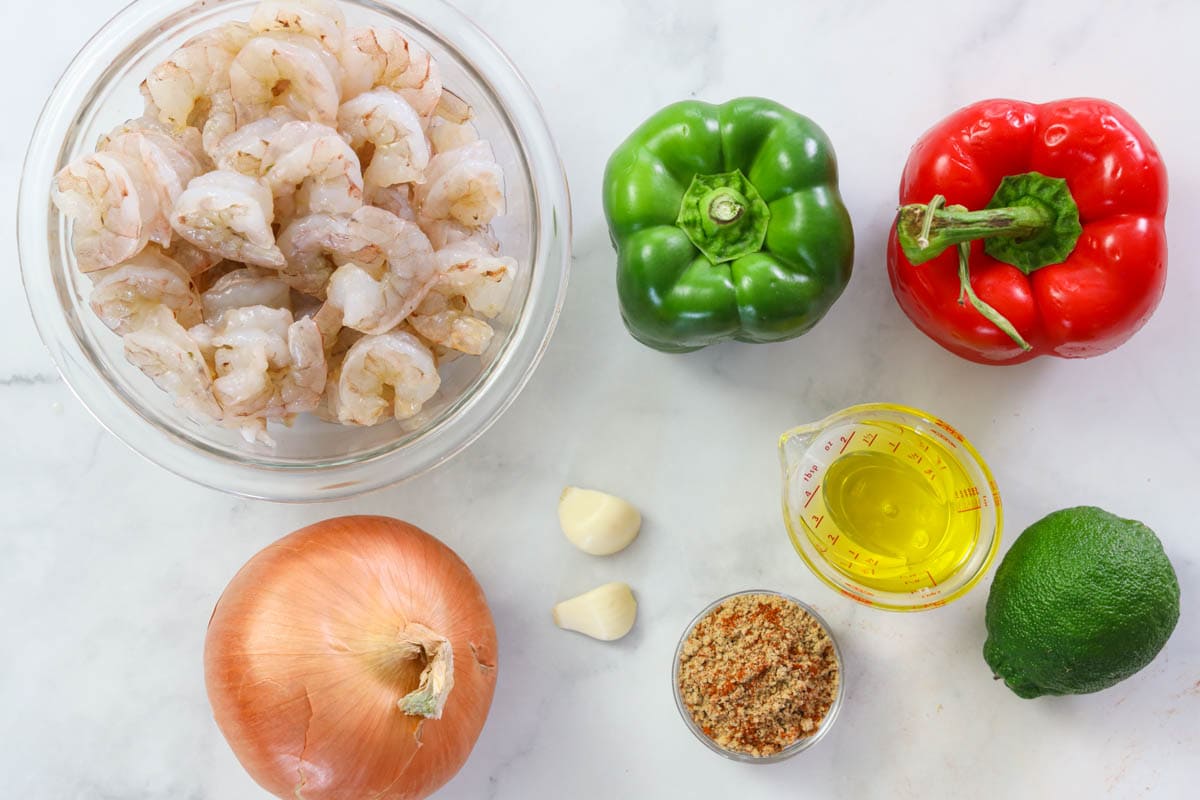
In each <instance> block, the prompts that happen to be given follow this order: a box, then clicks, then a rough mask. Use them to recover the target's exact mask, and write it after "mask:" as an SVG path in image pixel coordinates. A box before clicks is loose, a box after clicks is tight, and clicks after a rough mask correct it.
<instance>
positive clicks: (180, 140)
mask: <svg viewBox="0 0 1200 800" xmlns="http://www.w3.org/2000/svg"><path fill="white" fill-rule="evenodd" d="M154 111H155V113H153V114H151V113H146V114H144V115H143V116H140V117H137V118H135V119H131V120H126V121H125V122H123V123H121V124H120V125H118V126H117V127H115V128H113V129H112V130H111V131H109V132H108V133H105V134H102V135H101V136H100V138H99V139H98V140H97V141H96V149H97V150H108V149H110V144H111V142H112V141H113V140H114V139H116V138H117V137H119V136H121V135H123V134H126V133H144V132H146V131H152V132H154V133H161V134H163V135H165V136H169V137H171V139H172V140H173V141H174V142H175V143H176V144H178V145H179V146H180V147H182V148H183V149H184V150H187V151H188V152H189V153H191V154H192V157H193V158H195V159H196V163H197V164H199V165H200V171H201V172H207V171H208V170H210V169H212V163H211V162H210V160H209V157H208V153H206V152H204V143H203V137H202V136H201V135H200V131H199V130H198V129H196V128H192V127H186V128H174V127H172V126H171V125H169V124H167V123H165V122H163V121H162V120H160V119H159V118H158V112H157V109H154Z"/></svg>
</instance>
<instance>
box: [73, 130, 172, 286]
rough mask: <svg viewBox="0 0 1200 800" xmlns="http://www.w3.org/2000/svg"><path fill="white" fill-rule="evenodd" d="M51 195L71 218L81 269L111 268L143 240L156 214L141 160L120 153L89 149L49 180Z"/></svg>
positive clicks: (155, 202) (132, 253)
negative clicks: (90, 150) (93, 151)
mask: <svg viewBox="0 0 1200 800" xmlns="http://www.w3.org/2000/svg"><path fill="white" fill-rule="evenodd" d="M51 199H53V201H54V204H55V205H56V206H58V208H59V210H60V211H62V212H63V214H65V215H66V216H67V218H68V219H70V220H71V221H72V226H73V245H74V248H75V259H76V261H77V263H78V266H79V270H80V271H81V272H94V271H95V270H98V269H105V268H107V267H112V266H116V265H117V264H120V263H121V262H122V261H128V260H129V259H131V258H133V257H134V256H135V255H137V254H138V253H139V252H141V250H142V248H144V247H145V246H146V243H147V242H149V241H150V234H151V232H152V231H154V225H155V222H156V220H157V217H158V214H159V207H158V193H157V192H156V191H155V189H154V187H153V186H152V185H151V184H150V181H149V180H148V179H147V177H146V174H145V170H143V168H142V165H141V162H140V161H139V160H137V159H133V158H130V157H129V156H127V155H124V154H121V153H92V154H90V155H86V156H83V157H82V158H79V159H76V160H75V161H72V162H71V163H70V164H68V165H67V166H66V167H64V168H63V169H62V171H60V172H59V173H58V175H56V176H55V178H54V186H53V189H52V191H51Z"/></svg>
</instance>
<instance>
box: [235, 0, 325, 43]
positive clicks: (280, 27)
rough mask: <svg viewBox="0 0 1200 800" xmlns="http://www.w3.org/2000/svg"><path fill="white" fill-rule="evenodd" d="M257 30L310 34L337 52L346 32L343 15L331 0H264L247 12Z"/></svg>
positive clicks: (251, 25) (252, 25) (251, 23)
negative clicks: (249, 12) (250, 11)
mask: <svg viewBox="0 0 1200 800" xmlns="http://www.w3.org/2000/svg"><path fill="white" fill-rule="evenodd" d="M250 27H251V28H253V29H254V30H256V31H260V32H267V31H279V32H282V33H298V34H302V35H304V36H311V37H312V38H314V39H316V40H317V41H319V42H320V43H321V44H322V45H324V47H325V49H327V50H329V51H330V52H332V53H337V52H338V51H339V50H340V49H341V47H342V38H343V36H344V34H345V31H346V17H345V15H344V14H342V9H341V7H340V6H338V4H337V3H336V2H335V1H334V0H263V1H262V2H261V3H259V4H258V5H257V6H256V7H255V8H254V11H253V12H252V13H251V14H250Z"/></svg>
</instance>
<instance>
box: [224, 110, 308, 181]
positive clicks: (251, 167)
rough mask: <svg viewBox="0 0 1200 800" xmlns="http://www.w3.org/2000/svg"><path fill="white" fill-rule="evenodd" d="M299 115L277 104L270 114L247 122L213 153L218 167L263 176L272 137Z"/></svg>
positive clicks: (253, 176) (227, 137) (252, 175)
mask: <svg viewBox="0 0 1200 800" xmlns="http://www.w3.org/2000/svg"><path fill="white" fill-rule="evenodd" d="M295 121H296V115H295V114H293V113H292V112H291V111H290V110H289V109H286V108H284V107H282V106H275V107H274V108H272V109H271V110H270V111H269V112H267V116H265V117H263V118H262V119H259V120H255V121H254V122H250V123H247V124H246V125H243V126H242V127H240V128H238V129H237V130H236V131H234V132H233V133H231V134H229V135H228V136H226V137H225V138H224V139H222V140H221V143H220V144H219V145H218V146H217V149H216V152H214V153H213V159H214V160H215V161H216V164H217V168H218V169H227V170H232V171H234V172H240V173H242V174H243V175H249V176H250V177H251V178H260V177H262V175H263V173H264V172H265V171H266V170H265V168H264V167H263V159H264V158H265V157H266V154H267V148H268V147H269V146H270V144H271V140H272V139H274V137H275V135H276V134H278V133H279V131H280V129H281V128H283V126H284V125H286V124H287V123H289V122H295Z"/></svg>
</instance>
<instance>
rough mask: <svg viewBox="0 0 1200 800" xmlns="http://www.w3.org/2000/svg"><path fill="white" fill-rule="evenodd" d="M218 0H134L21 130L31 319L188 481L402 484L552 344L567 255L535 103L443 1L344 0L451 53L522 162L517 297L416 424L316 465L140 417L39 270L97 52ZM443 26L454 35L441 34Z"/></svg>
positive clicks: (435, 461)
mask: <svg viewBox="0 0 1200 800" xmlns="http://www.w3.org/2000/svg"><path fill="white" fill-rule="evenodd" d="M228 2H229V0H216V1H215V2H214V1H213V0H134V2H132V3H130V4H129V5H127V6H125V7H124V8H123V9H121V10H120V11H119V12H117V14H115V15H114V16H113V17H112V18H111V19H109V20H108V21H107V22H106V23H105V24H104V25H103V26H101V28H100V29H99V30H98V31H97V32H96V33H95V34H93V35H92V36H91V37H90V38H89V39H88V41H87V42H86V43H85V44H84V45H83V47H81V48H80V50H79V52H78V53H76V55H75V56H74V57H73V58H72V59H71V61H70V63H69V64H68V66H67V67H66V69H65V70H64V71H63V74H62V75H61V76H60V77H59V79H58V81H57V82H56V83H55V85H54V88H53V89H52V90H51V92H50V95H49V97H48V98H47V100H46V103H45V105H44V106H43V108H42V110H41V112H40V114H39V116H38V119H37V122H36V124H35V126H34V130H33V133H32V135H31V138H30V143H29V147H28V149H27V151H26V154H25V159H24V163H23V167H22V173H21V182H20V188H19V199H18V204H17V250H18V259H19V262H20V265H21V279H22V284H23V286H24V290H25V295H26V300H27V302H28V305H29V308H30V312H31V314H32V316H33V320H34V325H35V327H36V329H37V331H38V335H39V337H40V338H41V340H42V342H43V344H44V345H45V346H46V348H47V350H48V351H49V352H50V355H51V358H52V360H53V361H54V363H55V366H56V368H57V370H58V372H59V374H60V375H62V377H63V380H64V382H65V383H66V384H67V387H68V388H69V389H70V390H71V392H72V393H73V394H74V395H75V396H76V397H77V398H78V399H79V401H80V402H81V403H82V404H83V406H84V407H85V408H86V409H87V410H88V412H89V413H90V414H91V415H92V416H93V417H94V418H95V419H96V420H97V421H98V422H99V423H100V425H101V426H102V427H104V428H105V429H106V430H108V431H109V432H110V433H112V434H113V435H114V436H116V438H117V439H119V440H120V441H122V442H123V443H124V444H125V445H126V446H127V447H129V448H130V449H132V450H133V451H134V452H136V453H138V454H139V455H140V456H142V457H143V458H146V459H147V460H149V461H151V462H152V463H155V464H158V465H159V466H162V467H165V468H166V469H168V470H170V471H171V472H174V473H175V474H177V475H180V476H181V477H184V478H187V479H189V480H191V481H193V482H196V483H199V484H201V485H205V486H208V487H210V488H214V489H217V490H220V491H224V492H229V493H232V494H236V495H241V496H244V497H250V498H256V499H265V500H273V501H280V502H320V501H327V500H335V499H340V498H344V497H348V496H352V495H357V494H360V493H363V492H367V491H372V490H375V489H380V488H383V487H385V486H390V485H394V484H397V483H400V482H403V481H406V480H410V479H412V478H415V477H417V476H419V475H422V474H424V473H426V472H428V471H429V470H431V469H434V468H436V467H437V466H439V465H441V464H443V463H445V462H446V461H448V460H449V459H451V458H453V457H454V456H455V455H457V454H458V453H460V452H462V450H464V449H465V448H466V447H467V446H469V445H470V444H471V443H472V442H474V441H475V440H476V439H477V438H479V437H480V436H481V435H483V433H484V432H485V431H486V430H487V429H488V428H489V427H490V426H491V425H492V424H493V423H494V422H495V421H496V420H497V419H499V417H500V416H501V415H502V414H503V413H504V411H505V410H507V409H508V407H509V406H511V404H512V403H513V402H514V401H515V400H516V398H517V396H518V395H519V394H520V392H521V390H522V389H523V388H524V387H525V385H526V384H527V383H528V381H529V380H530V378H531V377H532V375H533V372H534V371H535V369H536V367H537V365H538V364H539V362H540V361H541V358H542V356H543V355H544V354H545V351H546V349H547V348H548V346H549V342H550V339H551V337H552V334H553V332H554V329H555V327H556V325H557V321H558V318H559V315H560V313H561V311H562V307H563V304H564V302H565V299H566V291H567V283H568V277H569V270H570V260H571V227H572V222H571V204H570V193H569V188H568V185H567V178H566V174H565V171H564V169H563V166H562V162H561V159H560V157H559V155H558V151H557V148H556V146H555V144H554V140H553V137H552V135H551V133H550V130H549V126H548V124H547V122H546V119H545V116H544V113H543V112H542V109H541V106H540V104H539V103H538V101H537V98H536V96H535V95H534V93H533V90H532V88H531V87H530V85H529V84H528V82H527V81H526V80H525V78H524V77H523V76H522V75H521V73H520V71H519V70H518V69H517V67H516V66H515V65H514V64H513V62H512V60H511V59H510V58H509V57H508V56H507V55H506V54H505V53H504V51H503V50H502V49H501V48H500V47H499V45H497V44H496V42H494V41H493V40H492V39H491V38H490V37H489V36H488V35H487V34H486V33H484V32H483V31H482V30H481V29H480V28H479V27H478V26H476V25H475V24H474V22H472V21H471V20H470V19H469V18H468V17H466V16H465V15H463V14H462V13H461V12H459V11H458V10H457V9H455V8H454V7H453V6H451V5H449V4H448V3H446V2H444V0H421V2H420V3H419V4H416V3H405V2H403V0H342V2H344V3H346V4H349V5H354V6H358V7H361V8H364V9H367V10H369V11H373V12H376V13H380V14H385V15H388V16H391V17H392V18H393V19H395V20H396V22H397V24H402V25H403V26H404V27H405V29H406V31H407V30H408V29H409V28H410V27H411V28H415V29H417V31H418V32H419V33H420V34H421V35H424V36H427V37H429V38H431V39H434V40H436V42H437V43H438V45H439V46H441V47H444V48H446V49H447V50H448V51H450V52H451V53H453V55H454V56H455V57H456V58H457V59H458V60H459V61H460V62H461V63H462V64H463V65H464V66H465V67H466V68H467V69H468V70H470V71H472V73H473V74H472V78H473V79H474V80H477V82H478V84H479V86H480V87H481V89H482V90H483V91H485V92H488V93H489V94H490V95H491V97H492V98H493V102H494V103H495V105H496V107H497V109H498V110H499V112H500V114H501V117H502V121H503V124H505V125H506V126H508V127H509V128H510V129H511V131H512V132H513V134H514V140H515V147H516V148H517V152H518V156H519V157H520V159H521V160H522V162H523V166H524V167H525V168H526V169H527V171H528V177H529V184H530V185H529V192H530V197H531V216H532V218H533V220H532V225H533V231H532V247H533V258H532V260H531V263H530V264H529V266H528V267H527V268H528V269H530V270H531V277H530V284H529V290H528V294H527V295H526V296H525V298H524V301H523V305H522V307H521V309H520V311H519V313H518V315H517V317H516V319H515V320H514V323H513V326H512V330H511V331H510V332H509V333H508V335H507V337H506V339H505V341H504V343H503V344H502V346H501V348H500V349H499V351H498V352H497V354H496V356H495V357H494V358H493V359H492V360H491V361H490V363H488V364H485V366H484V367H483V369H482V370H481V372H480V374H479V375H478V376H476V377H475V378H474V379H473V381H472V383H471V385H470V387H469V388H468V389H467V390H466V391H464V393H463V394H462V395H460V396H459V397H458V398H456V399H454V400H451V401H450V402H448V403H447V407H446V408H445V409H444V410H442V411H441V413H440V414H439V416H438V417H437V418H436V419H435V420H434V421H433V423H431V424H430V425H429V426H428V428H427V429H425V430H423V431H421V432H420V433H419V434H416V435H401V436H398V437H397V438H396V439H394V440H393V441H391V442H389V443H388V444H387V445H383V446H380V447H376V448H373V449H372V450H370V451H369V452H367V453H366V454H365V455H356V456H351V457H345V456H343V457H341V458H336V457H335V458H331V459H327V460H324V461H322V462H320V463H316V464H314V463H311V462H310V463H304V462H293V463H288V462H274V463H271V462H264V461H258V460H255V458H254V457H253V454H251V453H247V454H246V457H245V458H238V457H231V456H230V455H228V454H226V453H222V452H220V451H218V450H216V449H214V448H210V447H205V446H204V445H203V444H201V443H199V442H198V441H196V440H193V439H191V438H190V437H187V436H185V435H184V434H182V433H181V432H180V431H179V430H176V429H174V428H173V427H172V426H170V425H169V424H167V425H164V424H163V423H160V422H158V421H156V420H154V419H151V418H150V416H148V414H149V411H148V410H147V409H146V408H144V407H143V406H142V404H140V403H137V402H136V401H134V400H133V399H132V398H129V397H127V396H126V395H125V393H123V392H121V391H119V390H117V387H116V386H114V385H113V384H112V382H111V379H110V377H109V376H108V375H106V374H105V370H104V369H103V368H102V365H101V364H100V363H98V362H97V360H96V358H95V356H94V355H93V354H92V353H91V351H90V348H89V347H88V345H87V343H86V340H85V338H86V337H84V336H83V335H82V333H81V331H80V330H79V322H78V320H77V319H76V315H74V314H72V313H70V311H68V309H67V303H66V302H65V299H64V298H63V297H62V296H61V293H60V287H59V285H58V282H57V279H56V274H55V273H56V270H54V269H52V268H51V267H50V264H51V263H52V253H53V252H54V250H55V247H56V243H55V242H53V241H51V235H50V230H51V229H52V227H53V220H54V217H55V215H58V214H59V212H58V211H57V210H56V209H55V208H54V207H53V206H52V204H51V203H50V182H51V179H52V177H53V175H54V173H55V172H56V171H57V169H58V168H59V167H60V166H61V165H62V163H63V160H64V156H65V151H66V149H67V145H68V142H69V141H70V128H71V126H72V125H73V124H74V123H75V122H77V121H78V119H79V118H80V116H81V114H82V113H83V111H84V110H85V109H86V108H87V106H88V104H89V103H90V101H91V98H92V95H93V93H94V92H95V91H96V90H97V89H98V87H101V86H103V85H104V83H105V82H106V81H107V80H108V76H107V74H106V72H104V71H103V70H100V71H97V67H96V63H95V62H96V60H97V55H98V54H101V53H105V51H109V50H116V48H120V49H119V50H117V52H119V53H121V54H126V53H127V52H128V51H129V50H130V49H133V48H136V47H137V46H138V42H140V41H141V40H142V39H143V38H144V37H146V36H149V35H151V34H152V32H153V31H154V29H155V28H157V27H160V26H161V25H162V24H163V23H164V22H165V21H167V20H170V19H176V18H178V17H179V16H181V15H187V14H195V13H200V11H201V10H203V11H205V12H213V13H216V12H219V10H220V8H221V7H222V6H224V5H227V4H228ZM410 5H417V6H418V8H417V9H410V8H408V6H410ZM451 30H452V31H453V36H451V35H450V34H448V33H447V31H451ZM113 42H116V43H117V44H115V45H114V44H113ZM122 43H125V44H122ZM105 63H108V62H107V61H106V62H105ZM539 334H540V339H539V338H538V337H539ZM535 345H536V346H535ZM402 465H403V466H402ZM389 467H390V469H388V468H389Z"/></svg>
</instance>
